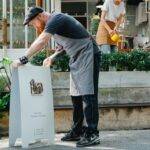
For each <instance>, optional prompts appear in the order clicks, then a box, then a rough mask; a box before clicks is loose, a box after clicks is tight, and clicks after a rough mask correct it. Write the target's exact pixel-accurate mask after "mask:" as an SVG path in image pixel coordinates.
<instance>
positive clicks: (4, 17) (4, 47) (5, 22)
mask: <svg viewBox="0 0 150 150" xmlns="http://www.w3.org/2000/svg"><path fill="white" fill-rule="evenodd" d="M2 22H3V24H2V31H3V55H2V57H3V58H4V57H5V56H6V49H7V2H6V0H3V21H2Z"/></svg>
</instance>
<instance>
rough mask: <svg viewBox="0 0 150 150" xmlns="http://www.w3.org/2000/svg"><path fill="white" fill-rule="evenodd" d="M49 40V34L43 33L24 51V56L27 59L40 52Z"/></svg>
mask: <svg viewBox="0 0 150 150" xmlns="http://www.w3.org/2000/svg"><path fill="white" fill-rule="evenodd" d="M50 38H51V34H50V33H46V32H44V31H43V32H42V33H41V34H40V35H39V37H38V38H37V39H36V40H35V41H34V42H33V43H32V45H31V46H30V48H29V49H28V50H27V51H26V53H25V56H26V57H27V58H28V59H29V58H30V57H31V56H33V55H34V54H36V53H37V52H39V51H41V50H42V48H43V47H44V46H45V45H46V44H47V43H48V41H49V40H50Z"/></svg>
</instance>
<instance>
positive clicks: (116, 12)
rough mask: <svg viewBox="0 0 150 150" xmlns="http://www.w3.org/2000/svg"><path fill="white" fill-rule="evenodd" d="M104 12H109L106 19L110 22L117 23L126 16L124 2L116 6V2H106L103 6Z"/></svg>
mask: <svg viewBox="0 0 150 150" xmlns="http://www.w3.org/2000/svg"><path fill="white" fill-rule="evenodd" d="M102 11H107V14H106V16H105V19H106V20H108V21H112V22H116V21H117V19H118V18H119V16H120V15H121V14H125V6H124V2H121V3H120V4H119V5H115V3H114V0H105V3H104V4H103V6H102Z"/></svg>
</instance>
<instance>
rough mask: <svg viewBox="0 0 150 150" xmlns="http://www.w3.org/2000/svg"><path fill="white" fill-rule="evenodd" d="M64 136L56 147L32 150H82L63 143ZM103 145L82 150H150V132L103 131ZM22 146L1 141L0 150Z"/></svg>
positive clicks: (4, 140)
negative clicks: (9, 145) (12, 145)
mask: <svg viewBox="0 0 150 150" xmlns="http://www.w3.org/2000/svg"><path fill="white" fill-rule="evenodd" d="M63 135H64V134H57V135H56V139H55V145H52V146H47V147H40V148H34V147H35V146H39V144H38V143H37V144H34V145H32V146H31V149H37V150H74V149H77V150H81V148H76V147H75V143H74V142H61V141H60V138H61V137H62V136H63ZM100 137H101V144H100V145H97V146H92V147H87V148H82V150H88V149H89V150H90V149H93V150H150V130H129V131H102V132H100ZM19 149H21V147H20V146H17V147H13V148H9V147H8V138H4V139H1V140H0V150H19Z"/></svg>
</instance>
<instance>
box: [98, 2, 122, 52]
mask: <svg viewBox="0 0 150 150" xmlns="http://www.w3.org/2000/svg"><path fill="white" fill-rule="evenodd" d="M124 15H125V6H124V2H123V0H105V3H104V4H103V6H102V14H101V20H100V24H99V27H98V32H97V35H96V41H97V44H98V45H99V47H100V50H101V51H102V52H103V53H113V52H115V50H116V45H117V43H116V42H113V41H112V40H111V36H112V35H113V34H114V33H116V32H117V30H118V28H119V26H120V24H121V23H122V22H123V18H124Z"/></svg>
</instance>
